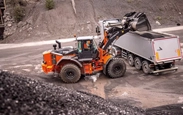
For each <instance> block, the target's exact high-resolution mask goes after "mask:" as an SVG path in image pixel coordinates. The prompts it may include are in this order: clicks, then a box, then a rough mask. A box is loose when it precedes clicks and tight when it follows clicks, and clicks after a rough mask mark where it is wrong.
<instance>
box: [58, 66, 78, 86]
mask: <svg viewBox="0 0 183 115" xmlns="http://www.w3.org/2000/svg"><path fill="white" fill-rule="evenodd" d="M60 77H61V79H62V80H63V81H64V82H66V83H76V82H77V81H78V80H79V79H80V77H81V71H80V69H79V68H78V66H76V65H74V64H66V65H64V66H63V67H62V69H61V71H60Z"/></svg>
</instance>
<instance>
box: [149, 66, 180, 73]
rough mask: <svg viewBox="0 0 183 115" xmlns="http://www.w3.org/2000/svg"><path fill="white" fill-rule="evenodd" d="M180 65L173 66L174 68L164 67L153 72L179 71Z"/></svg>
mask: <svg viewBox="0 0 183 115" xmlns="http://www.w3.org/2000/svg"><path fill="white" fill-rule="evenodd" d="M177 70H178V67H172V68H168V69H162V70H156V71H152V73H154V74H155V73H161V72H167V71H177Z"/></svg>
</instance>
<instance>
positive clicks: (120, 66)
mask: <svg viewBox="0 0 183 115" xmlns="http://www.w3.org/2000/svg"><path fill="white" fill-rule="evenodd" d="M125 72H126V64H125V63H124V61H123V59H121V58H113V59H112V60H111V61H110V62H109V64H108V65H107V74H108V76H109V77H111V78H119V77H122V76H123V75H124V74H125Z"/></svg>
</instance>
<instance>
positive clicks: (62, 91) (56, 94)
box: [0, 71, 145, 115]
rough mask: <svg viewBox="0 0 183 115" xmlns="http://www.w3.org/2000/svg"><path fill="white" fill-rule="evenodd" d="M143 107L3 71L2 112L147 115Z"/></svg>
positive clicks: (0, 78)
mask: <svg viewBox="0 0 183 115" xmlns="http://www.w3.org/2000/svg"><path fill="white" fill-rule="evenodd" d="M144 113H145V111H144V110H143V109H140V108H137V107H133V106H130V105H125V104H123V105H121V104H116V103H113V102H111V101H107V100H104V99H103V98H101V97H98V96H95V95H92V94H89V93H85V92H79V91H75V90H70V89H66V88H64V87H61V86H56V85H54V84H48V83H44V82H41V81H36V80H32V79H29V78H27V77H23V76H20V75H17V74H12V73H9V72H4V71H0V115H59V114H60V115H87V114H88V115H118V114H120V115H144Z"/></svg>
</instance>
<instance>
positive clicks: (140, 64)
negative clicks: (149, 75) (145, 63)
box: [134, 57, 142, 70]
mask: <svg viewBox="0 0 183 115" xmlns="http://www.w3.org/2000/svg"><path fill="white" fill-rule="evenodd" d="M134 65H135V68H136V69H138V70H140V69H141V68H142V62H141V59H140V58H139V57H136V58H135V62H134Z"/></svg>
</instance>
